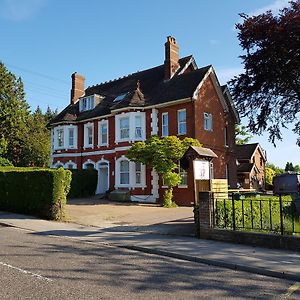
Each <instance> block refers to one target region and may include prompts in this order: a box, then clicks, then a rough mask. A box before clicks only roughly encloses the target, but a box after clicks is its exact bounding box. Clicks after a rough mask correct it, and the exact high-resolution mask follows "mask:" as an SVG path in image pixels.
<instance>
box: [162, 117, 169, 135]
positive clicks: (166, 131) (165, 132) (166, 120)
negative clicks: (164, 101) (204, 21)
mask: <svg viewBox="0 0 300 300" xmlns="http://www.w3.org/2000/svg"><path fill="white" fill-rule="evenodd" d="M168 135H169V117H168V113H163V114H162V136H168Z"/></svg>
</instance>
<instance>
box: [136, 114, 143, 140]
mask: <svg viewBox="0 0 300 300" xmlns="http://www.w3.org/2000/svg"><path fill="white" fill-rule="evenodd" d="M135 137H136V138H142V118H141V116H136V117H135Z"/></svg>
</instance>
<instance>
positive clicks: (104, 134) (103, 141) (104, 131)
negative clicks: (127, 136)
mask: <svg viewBox="0 0 300 300" xmlns="http://www.w3.org/2000/svg"><path fill="white" fill-rule="evenodd" d="M100 132H101V144H107V124H106V123H104V124H102V125H101V129H100Z"/></svg>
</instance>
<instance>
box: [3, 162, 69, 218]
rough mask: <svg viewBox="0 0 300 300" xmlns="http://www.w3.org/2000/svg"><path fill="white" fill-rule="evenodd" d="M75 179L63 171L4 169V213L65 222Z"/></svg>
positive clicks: (60, 169) (66, 171) (61, 169)
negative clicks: (67, 201)
mask: <svg viewBox="0 0 300 300" xmlns="http://www.w3.org/2000/svg"><path fill="white" fill-rule="evenodd" d="M71 176H72V174H71V172H70V171H69V170H64V169H63V168H59V169H38V168H13V167H2V168H0V210H6V211H11V212H17V213H23V214H30V215H35V216H39V217H42V218H46V219H51V220H62V219H64V217H65V205H66V195H67V194H68V192H69V189H70V182H71Z"/></svg>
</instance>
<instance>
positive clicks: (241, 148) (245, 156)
mask: <svg viewBox="0 0 300 300" xmlns="http://www.w3.org/2000/svg"><path fill="white" fill-rule="evenodd" d="M256 149H258V150H259V151H260V153H261V156H262V157H263V159H264V160H265V161H266V157H265V153H264V151H263V150H262V149H261V147H260V145H259V143H253V144H245V145H236V146H235V152H236V158H237V160H239V161H242V160H249V161H250V160H251V159H252V156H253V155H254V153H255V151H256Z"/></svg>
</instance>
